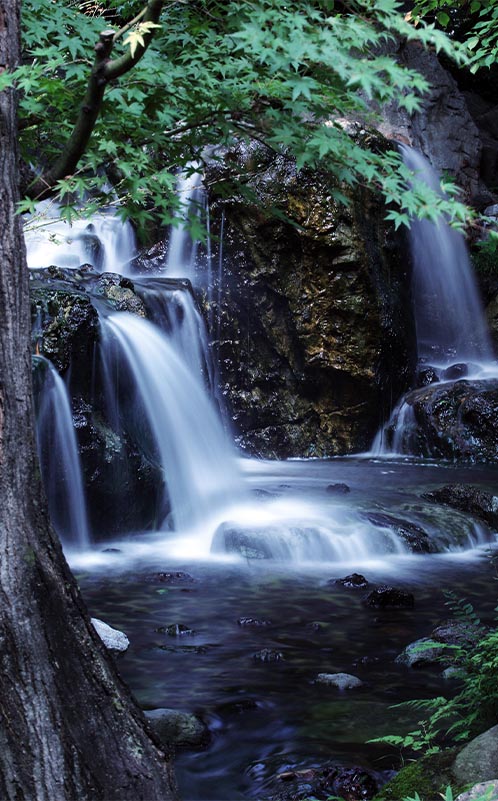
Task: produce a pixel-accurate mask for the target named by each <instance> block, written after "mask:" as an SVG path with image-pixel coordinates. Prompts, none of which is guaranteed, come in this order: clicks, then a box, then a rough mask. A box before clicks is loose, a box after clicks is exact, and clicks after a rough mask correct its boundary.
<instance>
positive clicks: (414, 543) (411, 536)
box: [365, 512, 437, 553]
mask: <svg viewBox="0 0 498 801" xmlns="http://www.w3.org/2000/svg"><path fill="white" fill-rule="evenodd" d="M365 517H366V518H367V520H369V521H370V523H373V525H374V526H379V527H381V528H388V529H390V530H391V531H392V532H394V534H396V536H397V537H399V538H400V539H401V540H403V542H405V543H406V545H408V547H409V549H410V550H411V551H412V552H413V553H434V552H435V551H436V550H437V549H436V547H435V545H434V544H433V543H432V542H431V540H430V537H429V535H428V534H427V532H426V531H424V529H423V528H421V527H420V526H418V525H417V524H416V523H411V522H410V521H409V520H403V519H401V518H397V517H394V516H392V515H387V514H383V513H377V512H370V513H369V514H367V515H365Z"/></svg>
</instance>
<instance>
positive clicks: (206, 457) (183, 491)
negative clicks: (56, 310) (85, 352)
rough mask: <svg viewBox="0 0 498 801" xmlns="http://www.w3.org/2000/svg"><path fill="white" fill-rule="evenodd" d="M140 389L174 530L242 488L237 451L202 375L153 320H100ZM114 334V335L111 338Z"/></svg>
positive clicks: (197, 520)
mask: <svg viewBox="0 0 498 801" xmlns="http://www.w3.org/2000/svg"><path fill="white" fill-rule="evenodd" d="M102 325H103V334H104V336H103V345H102V346H103V347H104V348H105V349H108V350H109V349H110V350H111V351H112V349H113V348H114V347H115V345H117V346H118V349H119V351H120V353H121V355H122V357H124V360H125V362H126V366H127V369H128V370H129V373H130V375H131V377H132V379H133V383H134V385H135V387H136V389H137V394H138V393H139V396H140V400H141V403H142V405H143V408H144V411H145V414H146V417H147V419H148V422H149V425H150V428H151V430H152V435H153V438H154V442H155V444H156V446H157V450H158V453H159V457H160V461H161V465H162V468H163V470H164V474H165V481H166V483H167V488H168V495H169V501H170V505H171V517H172V520H173V524H174V528H175V529H176V530H188V529H191V528H192V527H194V526H196V525H198V524H199V523H202V522H205V521H206V520H208V519H209V518H210V516H211V515H212V514H213V510H214V509H216V508H217V507H219V506H220V505H230V504H231V503H233V502H235V501H236V500H237V498H238V497H239V495H240V493H241V484H240V482H239V479H238V470H237V468H236V464H235V460H234V455H233V454H232V452H231V448H230V445H229V443H228V441H227V439H226V435H225V432H224V431H223V428H222V426H221V424H220V422H219V419H218V416H217V414H216V412H215V410H214V408H213V406H212V404H211V402H210V400H209V398H208V396H207V394H206V392H205V390H204V387H203V386H202V383H201V381H200V380H199V378H198V377H196V376H194V375H193V374H192V372H191V371H190V370H189V369H188V367H187V366H186V365H185V363H184V362H183V360H182V359H181V358H180V357H179V355H178V354H177V352H176V351H175V349H174V346H173V344H172V343H170V342H169V341H168V339H167V338H166V337H165V336H164V335H163V334H162V333H161V331H159V330H158V329H157V328H156V327H155V326H154V325H152V324H151V323H149V322H147V321H145V320H142V319H140V318H139V317H135V316H133V315H129V314H114V315H111V316H110V317H108V318H104V319H103V320H102ZM109 340H111V341H109Z"/></svg>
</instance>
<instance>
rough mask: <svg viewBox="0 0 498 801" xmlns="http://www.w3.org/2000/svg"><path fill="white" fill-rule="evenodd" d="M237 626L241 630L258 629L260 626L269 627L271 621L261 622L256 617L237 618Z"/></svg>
mask: <svg viewBox="0 0 498 801" xmlns="http://www.w3.org/2000/svg"><path fill="white" fill-rule="evenodd" d="M237 623H238V624H239V626H242V627H243V628H258V627H260V626H271V624H272V622H271V620H263V619H261V618H256V617H239V619H238V620H237Z"/></svg>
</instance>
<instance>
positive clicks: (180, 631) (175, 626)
mask: <svg viewBox="0 0 498 801" xmlns="http://www.w3.org/2000/svg"><path fill="white" fill-rule="evenodd" d="M156 631H157V632H158V633H159V634H167V635H168V636H169V637H191V636H192V635H193V634H195V631H194V630H193V629H191V628H189V627H188V626H184V625H183V623H172V624H171V625H170V626H160V627H159V628H158V629H156Z"/></svg>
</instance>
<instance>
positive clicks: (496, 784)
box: [455, 779, 498, 801]
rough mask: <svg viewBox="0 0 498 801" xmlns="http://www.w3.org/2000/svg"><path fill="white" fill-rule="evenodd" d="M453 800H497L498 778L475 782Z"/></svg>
mask: <svg viewBox="0 0 498 801" xmlns="http://www.w3.org/2000/svg"><path fill="white" fill-rule="evenodd" d="M455 801H498V779H494V780H493V781H490V782H479V784H475V785H474V786H473V787H472V788H471V789H470V790H467V792H465V793H461V794H460V795H459V796H458V797H457V798H456V800H455Z"/></svg>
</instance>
